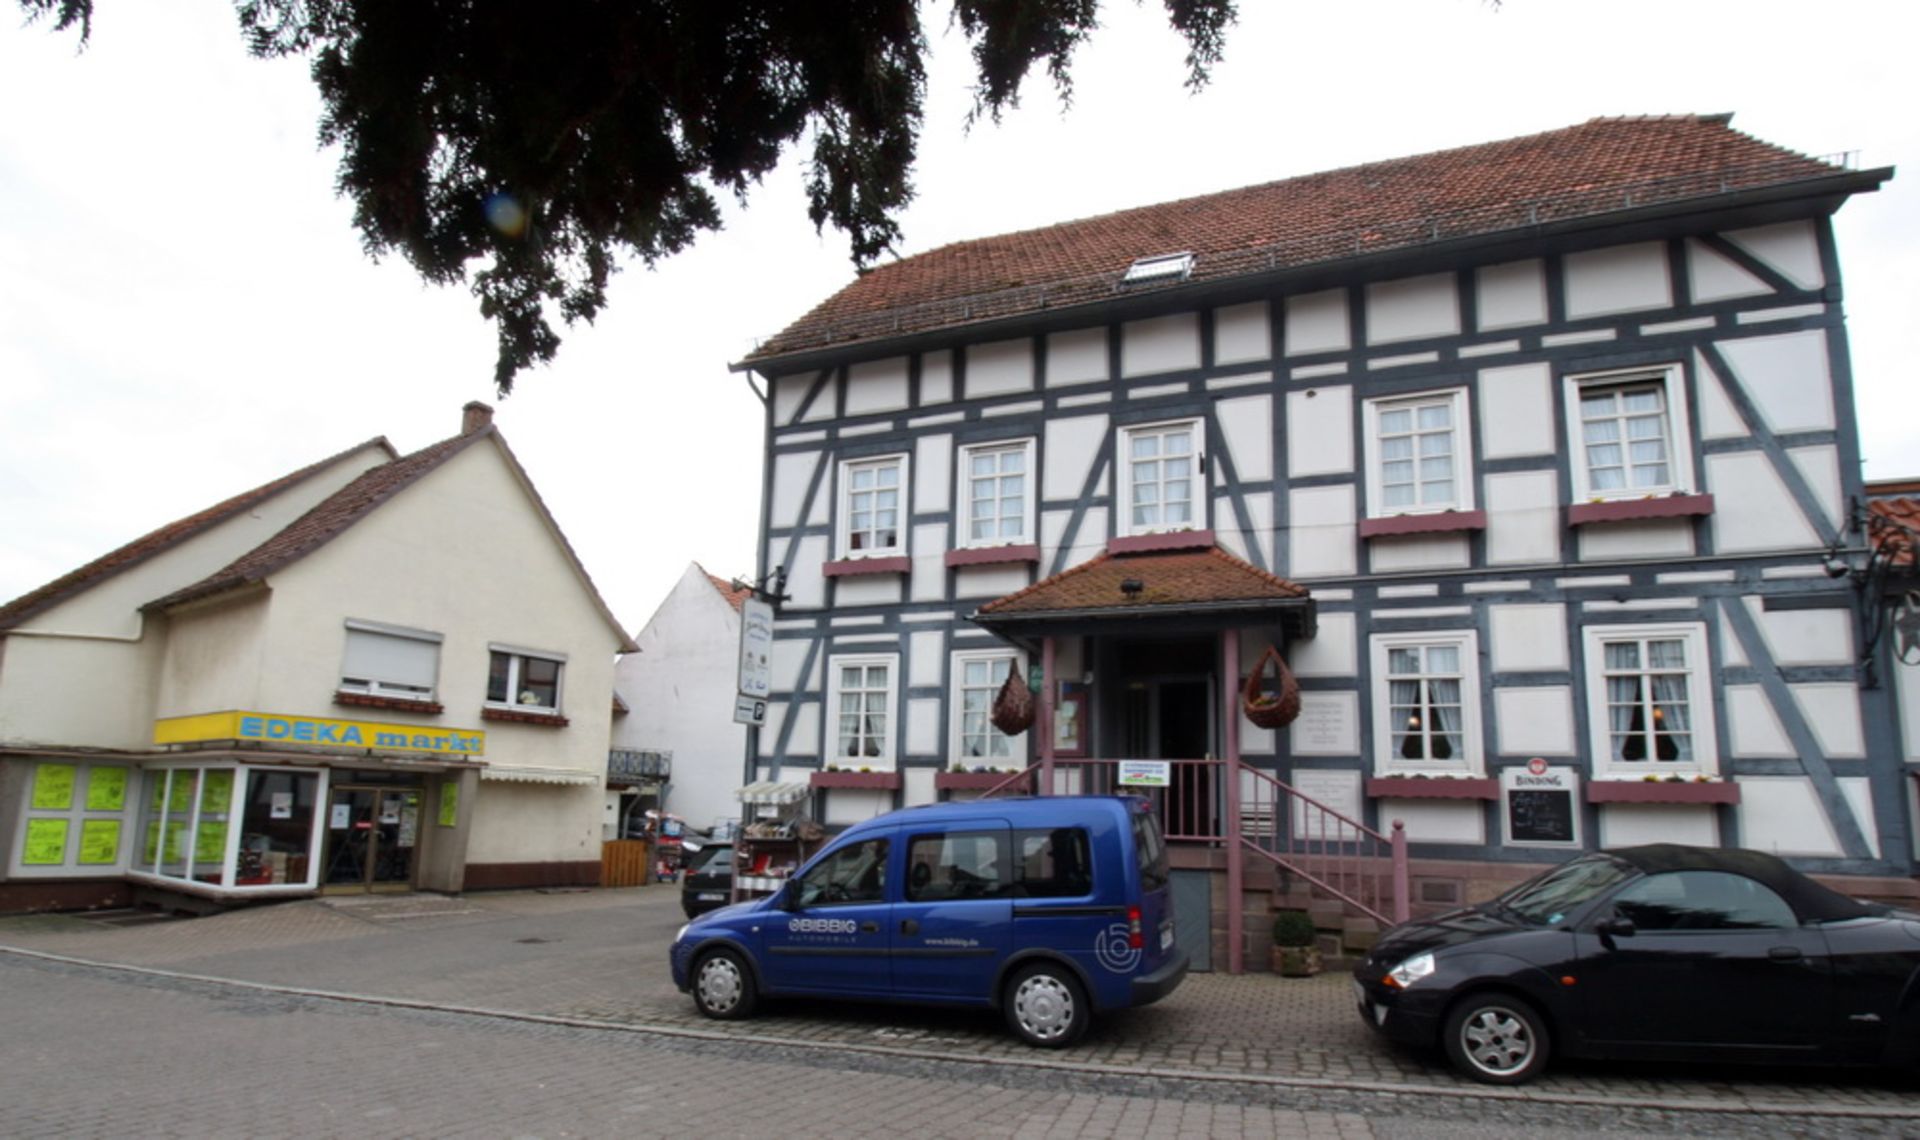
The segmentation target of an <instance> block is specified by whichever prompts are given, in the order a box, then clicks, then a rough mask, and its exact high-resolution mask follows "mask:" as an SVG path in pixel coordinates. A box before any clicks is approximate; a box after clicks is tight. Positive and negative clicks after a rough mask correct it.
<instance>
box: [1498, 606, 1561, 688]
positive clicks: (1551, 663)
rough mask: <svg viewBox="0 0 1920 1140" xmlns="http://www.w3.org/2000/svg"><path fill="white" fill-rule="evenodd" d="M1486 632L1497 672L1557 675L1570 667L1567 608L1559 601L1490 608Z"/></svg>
mask: <svg viewBox="0 0 1920 1140" xmlns="http://www.w3.org/2000/svg"><path fill="white" fill-rule="evenodd" d="M1487 629H1488V632H1489V634H1490V635H1491V636H1490V637H1489V638H1488V641H1489V642H1490V645H1489V652H1490V653H1491V655H1492V661H1493V671H1494V672H1496V673H1529V672H1555V671H1558V670H1561V669H1566V668H1569V667H1570V658H1569V656H1568V653H1567V608H1566V607H1565V606H1564V605H1561V604H1560V603H1558V602H1538V603H1535V602H1527V603H1522V604H1517V605H1495V606H1489V607H1487Z"/></svg>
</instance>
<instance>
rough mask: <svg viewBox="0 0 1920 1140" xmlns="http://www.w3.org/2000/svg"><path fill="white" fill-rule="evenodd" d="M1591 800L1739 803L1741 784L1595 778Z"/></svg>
mask: <svg viewBox="0 0 1920 1140" xmlns="http://www.w3.org/2000/svg"><path fill="white" fill-rule="evenodd" d="M1587 802H1588V803H1590V804H1737V803H1739V802H1740V785H1739V784H1735V783H1730V782H1722V783H1708V784H1702V783H1695V782H1693V781H1691V780H1688V781H1680V782H1675V781H1671V780H1594V781H1592V782H1590V783H1589V784H1588V785H1587Z"/></svg>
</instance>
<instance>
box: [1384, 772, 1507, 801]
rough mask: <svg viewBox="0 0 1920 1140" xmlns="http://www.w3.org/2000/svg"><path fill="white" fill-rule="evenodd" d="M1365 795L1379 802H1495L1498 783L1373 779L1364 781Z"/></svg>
mask: <svg viewBox="0 0 1920 1140" xmlns="http://www.w3.org/2000/svg"><path fill="white" fill-rule="evenodd" d="M1367 795H1368V796H1370V797H1372V798H1373V799H1381V800H1497V799H1499V798H1500V781H1498V780H1495V779H1493V778H1491V777H1486V778H1479V777H1476V778H1474V779H1454V778H1452V777H1430V778H1427V779H1422V778H1420V777H1418V776H1375V777H1374V778H1372V779H1370V780H1368V781H1367Z"/></svg>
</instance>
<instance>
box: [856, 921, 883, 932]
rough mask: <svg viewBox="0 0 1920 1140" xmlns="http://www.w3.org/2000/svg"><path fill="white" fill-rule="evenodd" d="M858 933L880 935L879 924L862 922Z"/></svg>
mask: <svg viewBox="0 0 1920 1140" xmlns="http://www.w3.org/2000/svg"><path fill="white" fill-rule="evenodd" d="M860 933H862V934H878V933H880V924H879V923H877V922H875V921H873V920H872V919H867V920H866V921H865V922H862V923H861V924H860Z"/></svg>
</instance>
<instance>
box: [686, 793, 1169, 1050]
mask: <svg viewBox="0 0 1920 1140" xmlns="http://www.w3.org/2000/svg"><path fill="white" fill-rule="evenodd" d="M671 961H672V965H673V981H674V984H675V985H677V986H679V987H680V989H681V990H682V991H684V992H690V993H692V995H693V1001H694V1005H695V1006H696V1007H698V1008H699V1010H700V1012H701V1013H703V1014H705V1015H706V1016H708V1017H713V1018H722V1019H730V1018H740V1017H747V1016H749V1015H750V1014H752V1013H753V1010H754V1007H755V1006H756V1005H757V1004H758V1002H759V999H760V998H761V997H763V996H766V997H774V996H779V997H785V996H801V997H838V998H855V999H860V1000H871V1001H901V1002H916V1003H920V1002H924V1003H938V1004H947V1005H971V1006H982V1007H986V1008H997V1009H999V1010H1001V1011H1002V1013H1003V1014H1004V1016H1005V1017H1006V1021H1007V1025H1008V1027H1009V1028H1011V1029H1012V1030H1013V1032H1014V1033H1015V1034H1016V1035H1018V1036H1019V1037H1020V1038H1022V1039H1023V1040H1025V1041H1027V1042H1029V1043H1031V1044H1034V1045H1040V1046H1046V1047H1051V1048H1059V1047H1063V1046H1067V1045H1071V1044H1073V1042H1074V1041H1076V1040H1078V1039H1079V1037H1080V1035H1081V1034H1083V1033H1085V1032H1086V1029H1087V1025H1088V1023H1089V1021H1090V1020H1091V1019H1092V1017H1093V1015H1094V1014H1096V1013H1103V1012H1106V1011H1108V1010H1116V1009H1127V1008H1129V1007H1132V1006H1139V1005H1146V1004H1148V1003H1150V1002H1155V1001H1158V1000H1159V999H1161V998H1163V997H1165V996H1166V995H1167V994H1169V993H1172V992H1173V990H1174V989H1175V988H1176V987H1177V986H1179V984H1180V982H1181V979H1183V978H1184V977H1185V976H1186V972H1187V955H1186V953H1185V951H1184V950H1182V949H1181V947H1180V945H1179V943H1178V941H1177V940H1176V939H1175V938H1174V930H1173V903H1172V899H1171V897H1170V892H1169V890H1168V886H1167V848H1166V844H1165V842H1164V840H1163V839H1162V837H1161V833H1160V824H1159V820H1158V819H1157V818H1156V817H1155V816H1154V814H1153V810H1152V805H1151V804H1150V803H1148V801H1146V800H1144V799H1139V798H1135V797H1128V796H1042V797H1035V798H1022V799H1007V800H975V801H970V802H966V803H942V804H930V805H927V806H924V807H915V808H907V809H905V810H903V811H896V812H890V813H888V814H886V815H882V816H876V817H875V818H873V819H870V820H867V821H866V822H864V823H859V824H855V825H854V826H852V827H850V828H848V829H847V830H846V831H844V832H842V833H841V834H840V835H838V836H836V837H835V838H834V840H833V841H832V842H831V843H829V844H828V845H827V846H826V847H825V848H823V849H822V850H821V851H820V853H819V854H818V855H816V856H814V857H813V858H812V859H809V860H808V861H807V863H806V864H805V865H804V866H802V867H801V868H800V869H799V870H798V871H796V872H795V873H794V875H793V877H792V878H791V879H789V880H788V881H787V883H786V885H785V886H784V887H782V888H781V889H780V890H779V891H777V892H775V893H774V894H772V895H769V896H768V897H766V898H762V899H756V900H754V901H752V902H744V903H738V904H736V905H734V906H729V907H723V908H722V909H720V910H716V911H711V912H709V913H707V914H704V915H702V916H700V917H699V918H696V919H695V920H693V921H692V922H690V923H688V924H687V925H686V926H684V927H682V928H681V930H680V933H679V935H678V936H677V937H675V939H674V942H673V949H672V951H671Z"/></svg>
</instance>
